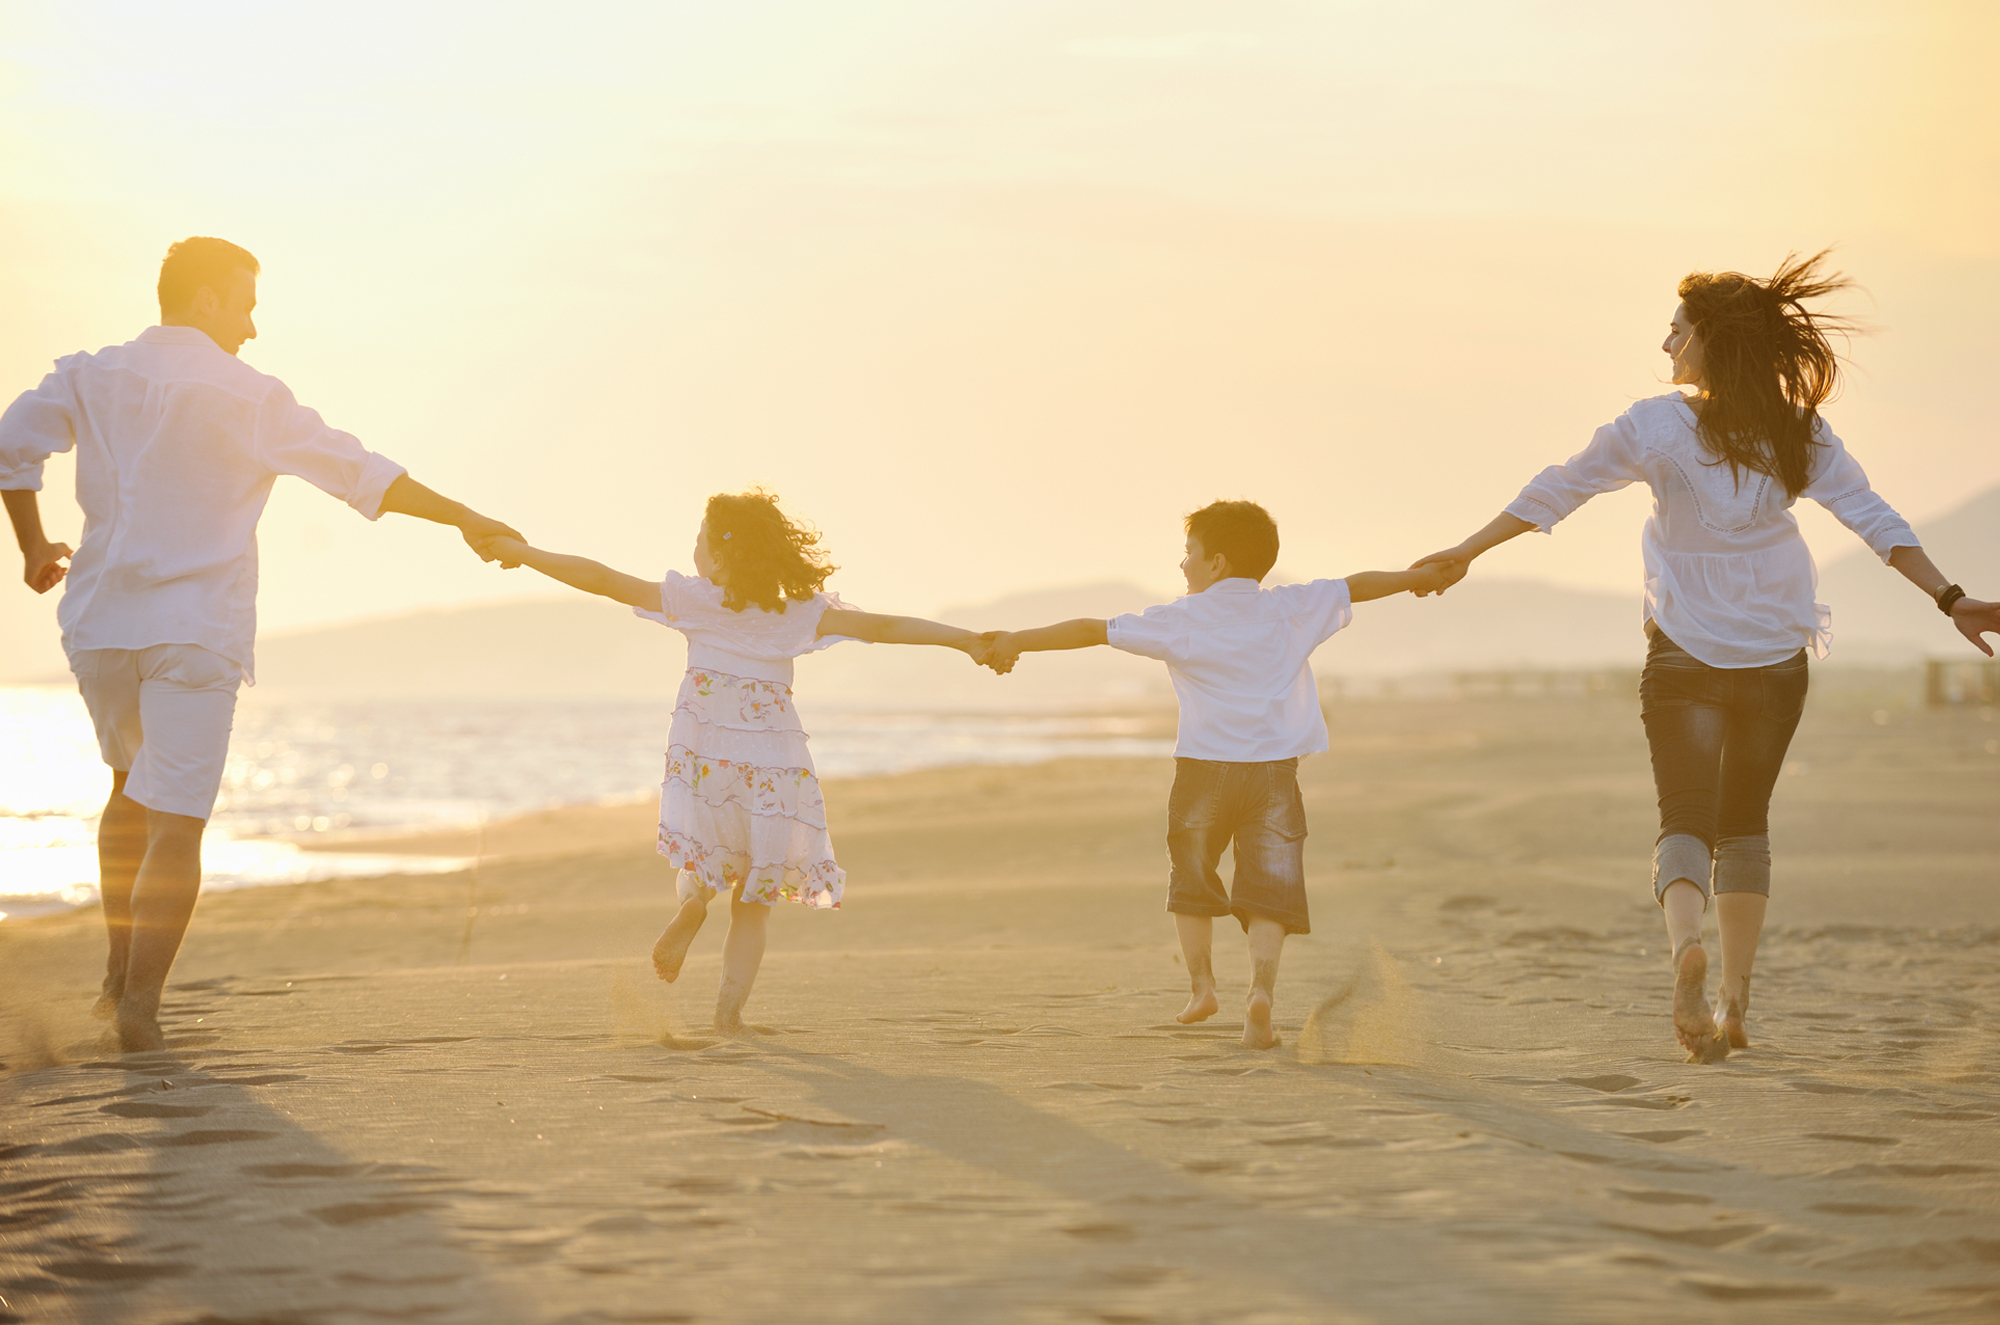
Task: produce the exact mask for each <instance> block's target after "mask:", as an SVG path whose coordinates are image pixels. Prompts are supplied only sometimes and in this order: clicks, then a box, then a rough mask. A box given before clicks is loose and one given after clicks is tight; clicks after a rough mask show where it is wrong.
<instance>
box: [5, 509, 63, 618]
mask: <svg viewBox="0 0 2000 1325" xmlns="http://www.w3.org/2000/svg"><path fill="white" fill-rule="evenodd" d="M0 498H3V499H4V500H5V501H6V504H7V518H8V519H9V520H10V521H12V522H13V525H14V541H15V542H16V543H19V544H20V545H21V559H22V561H23V562H24V563H25V564H24V566H23V568H22V571H21V579H22V580H23V581H24V582H25V583H26V584H27V586H28V587H29V588H30V589H33V590H34V591H35V592H36V593H47V592H48V591H49V590H51V589H53V588H55V587H56V586H57V585H58V584H61V583H62V581H63V576H65V575H67V574H69V567H67V566H65V565H63V560H64V559H65V558H66V557H68V556H69V555H70V554H71V552H72V551H73V549H72V548H71V547H70V545H69V544H67V543H52V542H50V541H49V537H48V535H47V534H45V533H43V532H42V506H41V502H40V500H39V499H38V498H37V497H36V494H35V491H34V489H32V488H20V489H13V488H10V489H8V490H7V491H6V492H4V493H0Z"/></svg>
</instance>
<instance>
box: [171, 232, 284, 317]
mask: <svg viewBox="0 0 2000 1325" xmlns="http://www.w3.org/2000/svg"><path fill="white" fill-rule="evenodd" d="M238 267H241V268H243V269H244V270H245V271H247V272H249V273H250V274H251V275H252V276H255V275H257V274H258V273H259V272H261V271H263V268H262V267H260V266H258V265H257V259H256V258H254V257H252V256H250V250H249V249H247V248H240V247H238V246H237V245H235V244H232V243H230V242H229V241H228V240H226V239H210V238H208V237H207V236H206V235H196V236H194V237H193V238H191V239H183V240H182V241H181V242H180V243H178V244H175V245H174V246H173V247H171V248H169V249H168V250H167V257H166V261H164V262H162V263H161V264H160V290H159V294H160V314H161V316H163V317H164V316H165V315H167V314H168V313H178V312H180V311H181V310H182V309H184V308H186V307H187V306H188V305H189V304H191V303H193V302H194V296H195V292H196V291H198V290H200V289H201V288H202V287H203V286H207V287H208V288H209V289H211V290H213V291H215V293H216V294H217V295H218V296H219V295H222V294H225V293H227V292H228V289H229V277H230V274H231V273H232V272H234V271H235V270H236V269H237V268H238Z"/></svg>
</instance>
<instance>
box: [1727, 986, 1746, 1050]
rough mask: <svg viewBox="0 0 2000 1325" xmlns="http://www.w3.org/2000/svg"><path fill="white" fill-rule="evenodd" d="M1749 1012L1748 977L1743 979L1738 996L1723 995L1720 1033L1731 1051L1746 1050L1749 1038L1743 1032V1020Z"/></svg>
mask: <svg viewBox="0 0 2000 1325" xmlns="http://www.w3.org/2000/svg"><path fill="white" fill-rule="evenodd" d="M1749 1012H1750V977H1749V976H1747V975H1746V976H1744V977H1743V989H1742V993H1741V995H1740V996H1731V995H1728V994H1725V995H1723V998H1722V1033H1723V1035H1724V1036H1725V1037H1726V1038H1727V1039H1728V1040H1729V1047H1730V1048H1731V1049H1748V1048H1749V1047H1750V1037H1749V1035H1747V1034H1746V1033H1745V1032H1744V1030H1743V1019H1744V1018H1745V1017H1746V1016H1748V1015H1749Z"/></svg>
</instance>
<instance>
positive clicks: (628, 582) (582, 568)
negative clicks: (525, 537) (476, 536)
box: [479, 537, 660, 612]
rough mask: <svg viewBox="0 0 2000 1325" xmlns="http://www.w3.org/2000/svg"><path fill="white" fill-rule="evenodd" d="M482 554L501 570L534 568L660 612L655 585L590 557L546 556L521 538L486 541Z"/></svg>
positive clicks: (573, 585) (602, 595)
mask: <svg viewBox="0 0 2000 1325" xmlns="http://www.w3.org/2000/svg"><path fill="white" fill-rule="evenodd" d="M479 553H480V555H481V556H492V557H494V558H495V559H497V560H498V561H499V562H500V564H501V565H502V566H506V567H510V568H511V567H514V566H528V567H531V568H533V569H535V570H538V571H540V572H541V573H542V574H544V575H546V576H548V577H549V578H550V579H552V580H561V581H562V582H563V583H564V584H567V585H568V586H569V587H570V588H572V589H581V590H583V591H584V592H585V593H594V594H596V595H597V596H598V597H600V598H609V599H611V600H612V601H614V602H619V603H626V604H629V605H630V606H633V607H643V608H645V609H646V610H647V611H648V612H657V611H659V610H660V586H659V585H658V584H657V583H656V582H654V581H652V580H642V579H640V578H639V577H638V576H636V575H627V574H625V573H624V572H623V571H615V570H613V569H611V567H609V566H607V565H605V564H604V563H603V562H599V561H592V560H591V559H590V558H588V557H572V556H567V555H565V554H563V553H561V552H544V551H542V549H540V548H538V547H529V546H528V545H527V544H526V543H523V542H522V541H521V540H520V539H518V538H505V537H502V538H489V539H485V540H483V542H482V543H481V544H480V546H479Z"/></svg>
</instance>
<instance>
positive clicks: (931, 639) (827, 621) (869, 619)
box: [818, 607, 985, 653]
mask: <svg viewBox="0 0 2000 1325" xmlns="http://www.w3.org/2000/svg"><path fill="white" fill-rule="evenodd" d="M818 634H819V635H820V636H821V637H822V638H824V637H825V636H828V635H841V636H844V637H846V638H847V639H858V640H866V641H868V642H869V643H870V644H939V645H942V646H944V647H945V648H947V649H957V650H959V651H960V652H961V653H972V652H974V651H975V650H979V651H981V652H983V651H984V650H983V645H984V643H985V641H984V640H982V639H981V638H980V637H979V635H978V634H977V633H975V632H973V631H970V630H961V629H960V628H959V627H957V626H947V625H944V624H942V623H941V622H937V621H926V620H924V618H922V617H917V616H883V615H882V614H881V613H879V612H856V611H854V610H853V609H851V608H845V607H831V608H828V609H827V610H826V612H825V614H824V615H822V616H821V617H820V619H819V631H818Z"/></svg>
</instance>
